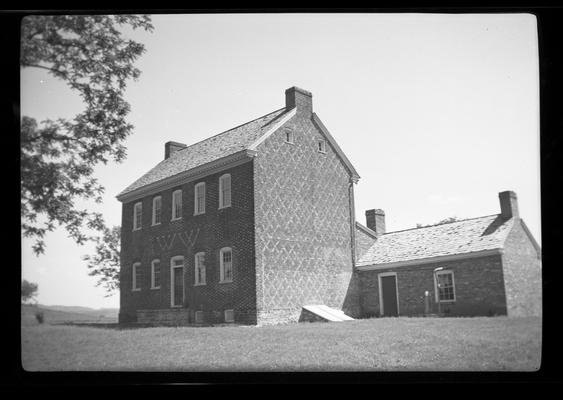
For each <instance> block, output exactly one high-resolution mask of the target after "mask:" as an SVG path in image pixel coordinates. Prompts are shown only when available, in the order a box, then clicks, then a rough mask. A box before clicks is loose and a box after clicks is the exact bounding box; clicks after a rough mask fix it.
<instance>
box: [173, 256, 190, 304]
mask: <svg viewBox="0 0 563 400" xmlns="http://www.w3.org/2000/svg"><path fill="white" fill-rule="evenodd" d="M175 260H182V266H179V265H177V266H174V261H175ZM179 268H182V304H179V305H178V304H176V305H175V304H174V295H175V293H174V270H175V269H179ZM184 270H185V268H184V256H174V257H172V258H171V259H170V307H171V308H178V307H183V305H184V301H185V300H186V287H185V286H186V285H185V282H184V278H185V276H184V273H185V272H184Z"/></svg>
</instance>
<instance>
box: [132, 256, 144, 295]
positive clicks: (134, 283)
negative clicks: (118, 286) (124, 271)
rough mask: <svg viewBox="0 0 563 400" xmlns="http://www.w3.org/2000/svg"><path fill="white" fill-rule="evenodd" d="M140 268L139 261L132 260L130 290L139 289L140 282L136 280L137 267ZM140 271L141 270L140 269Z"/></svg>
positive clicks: (136, 290) (135, 290) (137, 290)
mask: <svg viewBox="0 0 563 400" xmlns="http://www.w3.org/2000/svg"><path fill="white" fill-rule="evenodd" d="M138 268H141V263H140V262H134V263H133V266H132V268H131V291H133V292H139V291H140V290H141V286H140V282H137V269H138ZM141 272H142V271H141Z"/></svg>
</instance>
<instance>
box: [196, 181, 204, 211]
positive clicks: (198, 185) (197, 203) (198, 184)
mask: <svg viewBox="0 0 563 400" xmlns="http://www.w3.org/2000/svg"><path fill="white" fill-rule="evenodd" d="M200 187H203V211H201V212H198V208H199V207H198V206H199V201H198V197H197V189H198V188H200ZM205 201H206V193H205V182H199V183H196V184H195V185H194V216H195V215H201V214H205Z"/></svg>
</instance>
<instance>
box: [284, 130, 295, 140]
mask: <svg viewBox="0 0 563 400" xmlns="http://www.w3.org/2000/svg"><path fill="white" fill-rule="evenodd" d="M285 142H286V143H294V142H293V132H292V131H290V130H289V129H288V130H286V131H285Z"/></svg>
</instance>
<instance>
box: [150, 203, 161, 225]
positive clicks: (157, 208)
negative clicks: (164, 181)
mask: <svg viewBox="0 0 563 400" xmlns="http://www.w3.org/2000/svg"><path fill="white" fill-rule="evenodd" d="M161 213H162V197H160V196H156V197H155V198H154V199H152V224H153V225H158V224H160V215H161Z"/></svg>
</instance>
